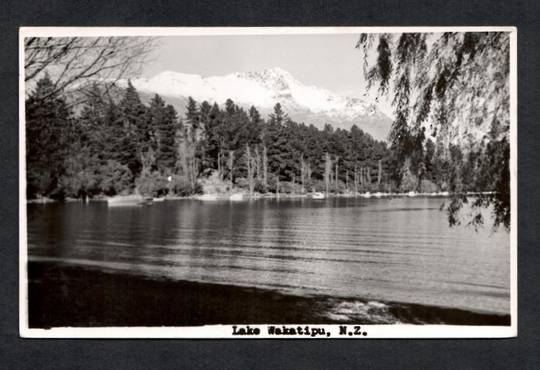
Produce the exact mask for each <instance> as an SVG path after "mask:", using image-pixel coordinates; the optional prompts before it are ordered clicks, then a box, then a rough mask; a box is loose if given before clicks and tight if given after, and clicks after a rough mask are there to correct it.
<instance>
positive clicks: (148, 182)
mask: <svg viewBox="0 0 540 370" xmlns="http://www.w3.org/2000/svg"><path fill="white" fill-rule="evenodd" d="M135 186H136V187H137V189H138V191H139V193H140V194H142V195H145V196H152V197H156V196H159V195H164V194H167V192H168V181H167V178H166V177H165V176H162V175H161V174H159V173H158V172H156V171H154V172H148V171H143V172H142V173H141V175H140V176H139V177H138V178H137V180H135Z"/></svg>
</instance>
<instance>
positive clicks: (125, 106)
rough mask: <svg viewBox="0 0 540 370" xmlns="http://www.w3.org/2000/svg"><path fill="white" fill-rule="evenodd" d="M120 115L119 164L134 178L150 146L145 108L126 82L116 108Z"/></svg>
mask: <svg viewBox="0 0 540 370" xmlns="http://www.w3.org/2000/svg"><path fill="white" fill-rule="evenodd" d="M118 108H119V110H120V113H121V122H122V131H123V134H122V135H121V136H119V137H118V143H117V150H118V154H119V162H120V163H121V164H124V165H126V166H128V168H129V170H130V171H131V173H132V174H133V176H134V177H136V176H137V175H138V174H139V173H140V172H141V169H142V155H143V152H146V151H147V150H148V147H149V145H150V136H151V135H150V130H149V127H148V122H147V116H146V107H145V106H144V105H143V104H142V102H141V99H140V97H139V93H138V92H137V90H136V89H135V87H133V85H132V84H131V81H128V87H127V89H126V90H125V92H124V96H123V98H122V100H121V101H120V103H119V106H118Z"/></svg>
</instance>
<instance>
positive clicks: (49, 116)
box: [25, 75, 73, 198]
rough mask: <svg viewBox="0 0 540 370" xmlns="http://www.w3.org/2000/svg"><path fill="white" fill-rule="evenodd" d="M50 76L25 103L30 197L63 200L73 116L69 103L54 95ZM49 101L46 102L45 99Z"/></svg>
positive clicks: (43, 79)
mask: <svg viewBox="0 0 540 370" xmlns="http://www.w3.org/2000/svg"><path fill="white" fill-rule="evenodd" d="M53 90H54V86H53V84H52V82H51V80H50V78H49V76H48V75H45V77H44V78H42V79H41V80H39V81H38V82H37V84H36V89H35V90H34V92H33V93H32V94H31V95H30V96H29V98H28V99H27V101H26V107H25V108H26V167H27V195H28V197H29V198H33V197H35V196H36V195H49V196H53V197H54V196H62V194H61V189H60V188H59V183H58V181H59V179H60V176H61V175H62V173H63V172H64V160H65V159H66V158H67V157H68V148H69V145H68V144H69V143H70V142H71V139H72V134H73V128H72V125H71V124H72V116H71V112H70V111H69V109H68V107H67V104H66V100H65V99H64V98H63V97H62V96H60V95H58V94H51V91H53ZM44 97H46V98H44Z"/></svg>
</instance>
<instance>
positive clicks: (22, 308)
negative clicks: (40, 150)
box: [19, 26, 518, 339]
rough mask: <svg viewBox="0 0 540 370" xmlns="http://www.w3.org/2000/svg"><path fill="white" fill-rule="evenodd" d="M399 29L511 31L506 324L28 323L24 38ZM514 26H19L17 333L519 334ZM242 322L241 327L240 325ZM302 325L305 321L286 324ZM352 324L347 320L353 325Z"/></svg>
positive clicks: (174, 335) (140, 335)
mask: <svg viewBox="0 0 540 370" xmlns="http://www.w3.org/2000/svg"><path fill="white" fill-rule="evenodd" d="M382 32H386V33H402V32H509V33H510V122H511V124H510V177H511V178H510V189H511V203H510V209H511V219H510V315H511V325H510V326H480V325H478V326H462V325H410V324H396V325H360V326H361V330H362V331H363V332H366V333H367V335H366V336H348V335H339V329H340V326H341V325H308V326H310V327H313V328H324V329H325V332H331V333H332V335H331V336H330V337H327V336H315V337H311V336H305V335H270V334H268V327H269V326H274V327H281V325H279V324H272V325H250V326H251V327H252V328H259V329H260V331H261V333H260V334H259V335H246V336H242V335H232V332H233V325H206V326H198V327H92V328H81V327H76V328H72V327H69V328H51V329H35V328H29V326H28V281H27V262H28V246H27V215H26V176H25V174H26V163H25V158H26V137H25V109H24V105H25V81H24V38H25V37H31V36H41V37H62V36H63V37H69V36H87V37H95V36H210V35H211V36H218V35H222V36H225V35H283V34H288V35H308V34H360V33H382ZM517 77H518V76H517V28H516V27H484V26H481V27H476V26H474V27H473V26H471V27H469V26H467V27H21V28H20V30H19V331H20V336H21V337H23V338H192V339H203V338H234V339H269V338H272V339H283V338H288V339H289V338H294V339H326V338H330V339H351V338H358V339H370V338H508V337H515V336H517V314H518V310H517V299H518V298H517V217H518V215H517V210H518V208H517ZM242 326H243V325H242ZM298 326H300V327H305V326H306V325H305V324H301V325H292V324H287V325H286V327H298ZM353 326H354V325H351V324H348V325H347V327H349V328H352V327H353Z"/></svg>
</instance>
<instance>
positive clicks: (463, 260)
mask: <svg viewBox="0 0 540 370" xmlns="http://www.w3.org/2000/svg"><path fill="white" fill-rule="evenodd" d="M443 202H444V199H443V198H427V197H426V198H423V197H417V198H407V197H402V198H381V199H374V198H371V199H364V198H328V199H325V200H312V199H280V200H276V199H260V200H254V201H246V202H229V201H215V202H201V201H198V200H167V201H165V202H159V203H154V204H153V205H151V206H134V207H108V206H107V204H106V203H104V202H91V203H89V204H82V203H76V202H74V203H54V204H45V205H40V204H30V205H28V207H27V210H28V254H29V260H30V261H52V262H55V263H62V264H69V265H76V266H82V267H85V268H88V269H98V270H101V271H108V272H110V271H112V272H128V273H129V274H135V275H138V276H146V277H164V278H167V279H170V280H186V281H192V282H203V283H216V284H225V285H229V286H243V287H252V288H258V289H266V290H272V291H276V292H279V293H283V294H290V295H296V296H306V297H307V296H330V297H333V298H335V299H336V302H337V303H336V304H335V305H334V307H333V308H332V309H331V310H329V312H327V313H326V314H327V315H328V317H329V318H332V319H334V320H339V319H340V318H347V317H351V316H354V315H357V316H358V315H365V314H366V312H368V311H369V310H371V311H370V312H375V311H377V309H378V308H381V307H384V305H385V303H386V302H401V303H411V304H420V305H428V306H439V307H446V308H456V309H462V310H467V311H474V312H481V313H493V314H501V315H508V314H509V313H510V248H509V244H510V237H509V233H508V232H507V231H506V230H504V229H503V228H499V229H497V230H493V229H492V228H491V223H490V221H489V220H487V221H486V226H484V227H483V228H481V229H479V230H478V231H475V230H474V228H472V227H466V226H457V227H453V228H450V227H449V226H448V222H447V219H446V213H445V212H443V211H440V206H441V204H442V203H443ZM357 300H358V301H357ZM361 302H363V303H361ZM381 321H384V320H381Z"/></svg>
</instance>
